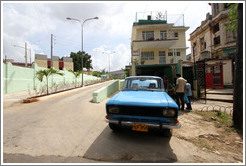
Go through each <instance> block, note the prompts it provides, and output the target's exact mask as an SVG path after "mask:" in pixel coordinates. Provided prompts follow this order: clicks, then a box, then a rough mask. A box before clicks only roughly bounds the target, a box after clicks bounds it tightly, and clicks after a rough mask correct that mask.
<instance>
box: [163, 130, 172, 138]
mask: <svg viewBox="0 0 246 166" xmlns="http://www.w3.org/2000/svg"><path fill="white" fill-rule="evenodd" d="M160 135H161V136H164V137H172V135H173V130H172V129H161V130H160Z"/></svg>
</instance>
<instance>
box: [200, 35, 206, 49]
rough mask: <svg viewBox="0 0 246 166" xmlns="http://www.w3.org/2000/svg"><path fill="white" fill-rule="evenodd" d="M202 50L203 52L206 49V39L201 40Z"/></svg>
mask: <svg viewBox="0 0 246 166" xmlns="http://www.w3.org/2000/svg"><path fill="white" fill-rule="evenodd" d="M200 49H201V51H203V50H205V49H206V42H205V41H204V37H203V38H201V39H200Z"/></svg>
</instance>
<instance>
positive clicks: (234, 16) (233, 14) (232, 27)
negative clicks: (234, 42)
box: [226, 3, 238, 32]
mask: <svg viewBox="0 0 246 166" xmlns="http://www.w3.org/2000/svg"><path fill="white" fill-rule="evenodd" d="M227 6H228V7H229V8H230V9H231V11H230V13H229V14H228V18H229V19H230V21H229V23H228V24H227V26H226V30H228V31H231V32H236V31H237V23H238V11H237V9H238V3H228V4H227Z"/></svg>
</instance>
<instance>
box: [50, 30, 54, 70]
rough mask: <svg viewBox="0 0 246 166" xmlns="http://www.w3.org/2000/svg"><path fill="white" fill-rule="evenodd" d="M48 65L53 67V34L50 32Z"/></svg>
mask: <svg viewBox="0 0 246 166" xmlns="http://www.w3.org/2000/svg"><path fill="white" fill-rule="evenodd" d="M50 56H51V58H50V67H51V68H53V34H51V53H50Z"/></svg>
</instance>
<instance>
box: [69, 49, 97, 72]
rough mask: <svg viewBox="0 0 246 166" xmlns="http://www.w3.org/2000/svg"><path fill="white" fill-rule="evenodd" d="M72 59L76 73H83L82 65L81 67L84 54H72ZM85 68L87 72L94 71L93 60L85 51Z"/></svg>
mask: <svg viewBox="0 0 246 166" xmlns="http://www.w3.org/2000/svg"><path fill="white" fill-rule="evenodd" d="M70 58H73V65H74V71H79V70H81V71H82V65H81V58H82V53H81V51H79V52H77V53H74V52H71V53H70ZM83 67H84V68H86V69H87V70H90V69H93V67H92V60H91V55H89V54H87V53H85V52H84V51H83Z"/></svg>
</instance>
